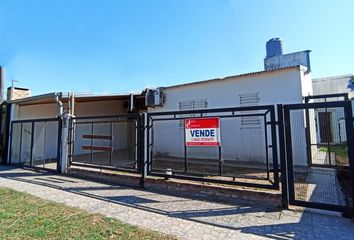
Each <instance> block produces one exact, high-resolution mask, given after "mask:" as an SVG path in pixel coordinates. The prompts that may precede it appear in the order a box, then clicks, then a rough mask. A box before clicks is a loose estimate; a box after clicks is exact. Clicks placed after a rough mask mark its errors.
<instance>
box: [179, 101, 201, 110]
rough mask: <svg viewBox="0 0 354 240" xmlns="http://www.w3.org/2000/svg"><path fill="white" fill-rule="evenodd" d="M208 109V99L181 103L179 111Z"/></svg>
mask: <svg viewBox="0 0 354 240" xmlns="http://www.w3.org/2000/svg"><path fill="white" fill-rule="evenodd" d="M207 107H208V101H207V100H206V99H197V100H187V101H181V102H179V110H194V109H203V108H207Z"/></svg>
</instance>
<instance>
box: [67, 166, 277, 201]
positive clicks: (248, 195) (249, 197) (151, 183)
mask: <svg viewBox="0 0 354 240" xmlns="http://www.w3.org/2000/svg"><path fill="white" fill-rule="evenodd" d="M68 174H69V175H72V176H75V177H80V178H85V179H88V180H94V181H102V182H106V183H112V184H119V185H126V186H132V187H140V180H141V176H140V175H138V174H126V173H122V174H118V173H107V172H98V171H94V170H87V169H70V170H69V172H68ZM144 188H145V189H146V190H151V191H158V192H162V193H166V194H171V195H176V196H187V197H198V198H202V199H206V200H212V201H217V202H227V203H238V204H239V203H240V202H242V201H243V202H247V203H249V202H254V203H262V204H266V205H271V206H277V207H278V206H281V193H280V191H274V190H268V189H255V188H248V187H238V186H225V185H217V184H207V183H200V182H194V181H186V180H177V179H170V180H165V179H162V178H154V177H147V178H145V183H144Z"/></svg>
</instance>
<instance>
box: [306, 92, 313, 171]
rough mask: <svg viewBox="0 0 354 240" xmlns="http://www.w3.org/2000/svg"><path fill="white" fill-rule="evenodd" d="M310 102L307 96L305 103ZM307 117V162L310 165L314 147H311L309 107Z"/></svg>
mask: <svg viewBox="0 0 354 240" xmlns="http://www.w3.org/2000/svg"><path fill="white" fill-rule="evenodd" d="M308 102H309V98H308V97H305V104H307V103H308ZM305 115H306V116H305V118H306V128H305V133H306V148H307V164H308V165H309V166H311V165H312V149H311V147H312V146H311V126H310V111H309V109H308V108H306V110H305Z"/></svg>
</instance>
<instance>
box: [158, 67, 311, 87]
mask: <svg viewBox="0 0 354 240" xmlns="http://www.w3.org/2000/svg"><path fill="white" fill-rule="evenodd" d="M289 69H299V70H304V71H306V70H307V68H306V67H305V66H302V65H295V66H289V67H283V68H274V69H270V70H263V71H257V72H249V73H242V74H238V75H231V76H226V77H223V78H212V79H208V80H201V81H196V82H189V83H181V84H177V85H172V86H167V87H161V88H162V89H170V88H177V87H183V86H189V85H195V84H200V83H208V82H212V81H222V80H227V79H230V78H240V77H247V76H251V75H257V74H262V73H271V72H277V71H284V70H289Z"/></svg>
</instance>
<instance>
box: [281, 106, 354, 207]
mask: <svg viewBox="0 0 354 240" xmlns="http://www.w3.org/2000/svg"><path fill="white" fill-rule="evenodd" d="M283 109H284V125H285V141H286V158H287V180H288V181H287V182H288V190H289V192H288V193H289V203H290V204H292V205H298V206H304V207H313V208H320V209H326V210H334V211H342V212H348V211H351V212H352V210H353V193H354V188H353V186H354V184H353V176H354V152H353V150H354V132H353V115H352V107H351V102H350V101H336V102H317V103H305V104H292V105H284V108H283ZM282 167H285V166H282Z"/></svg>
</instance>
